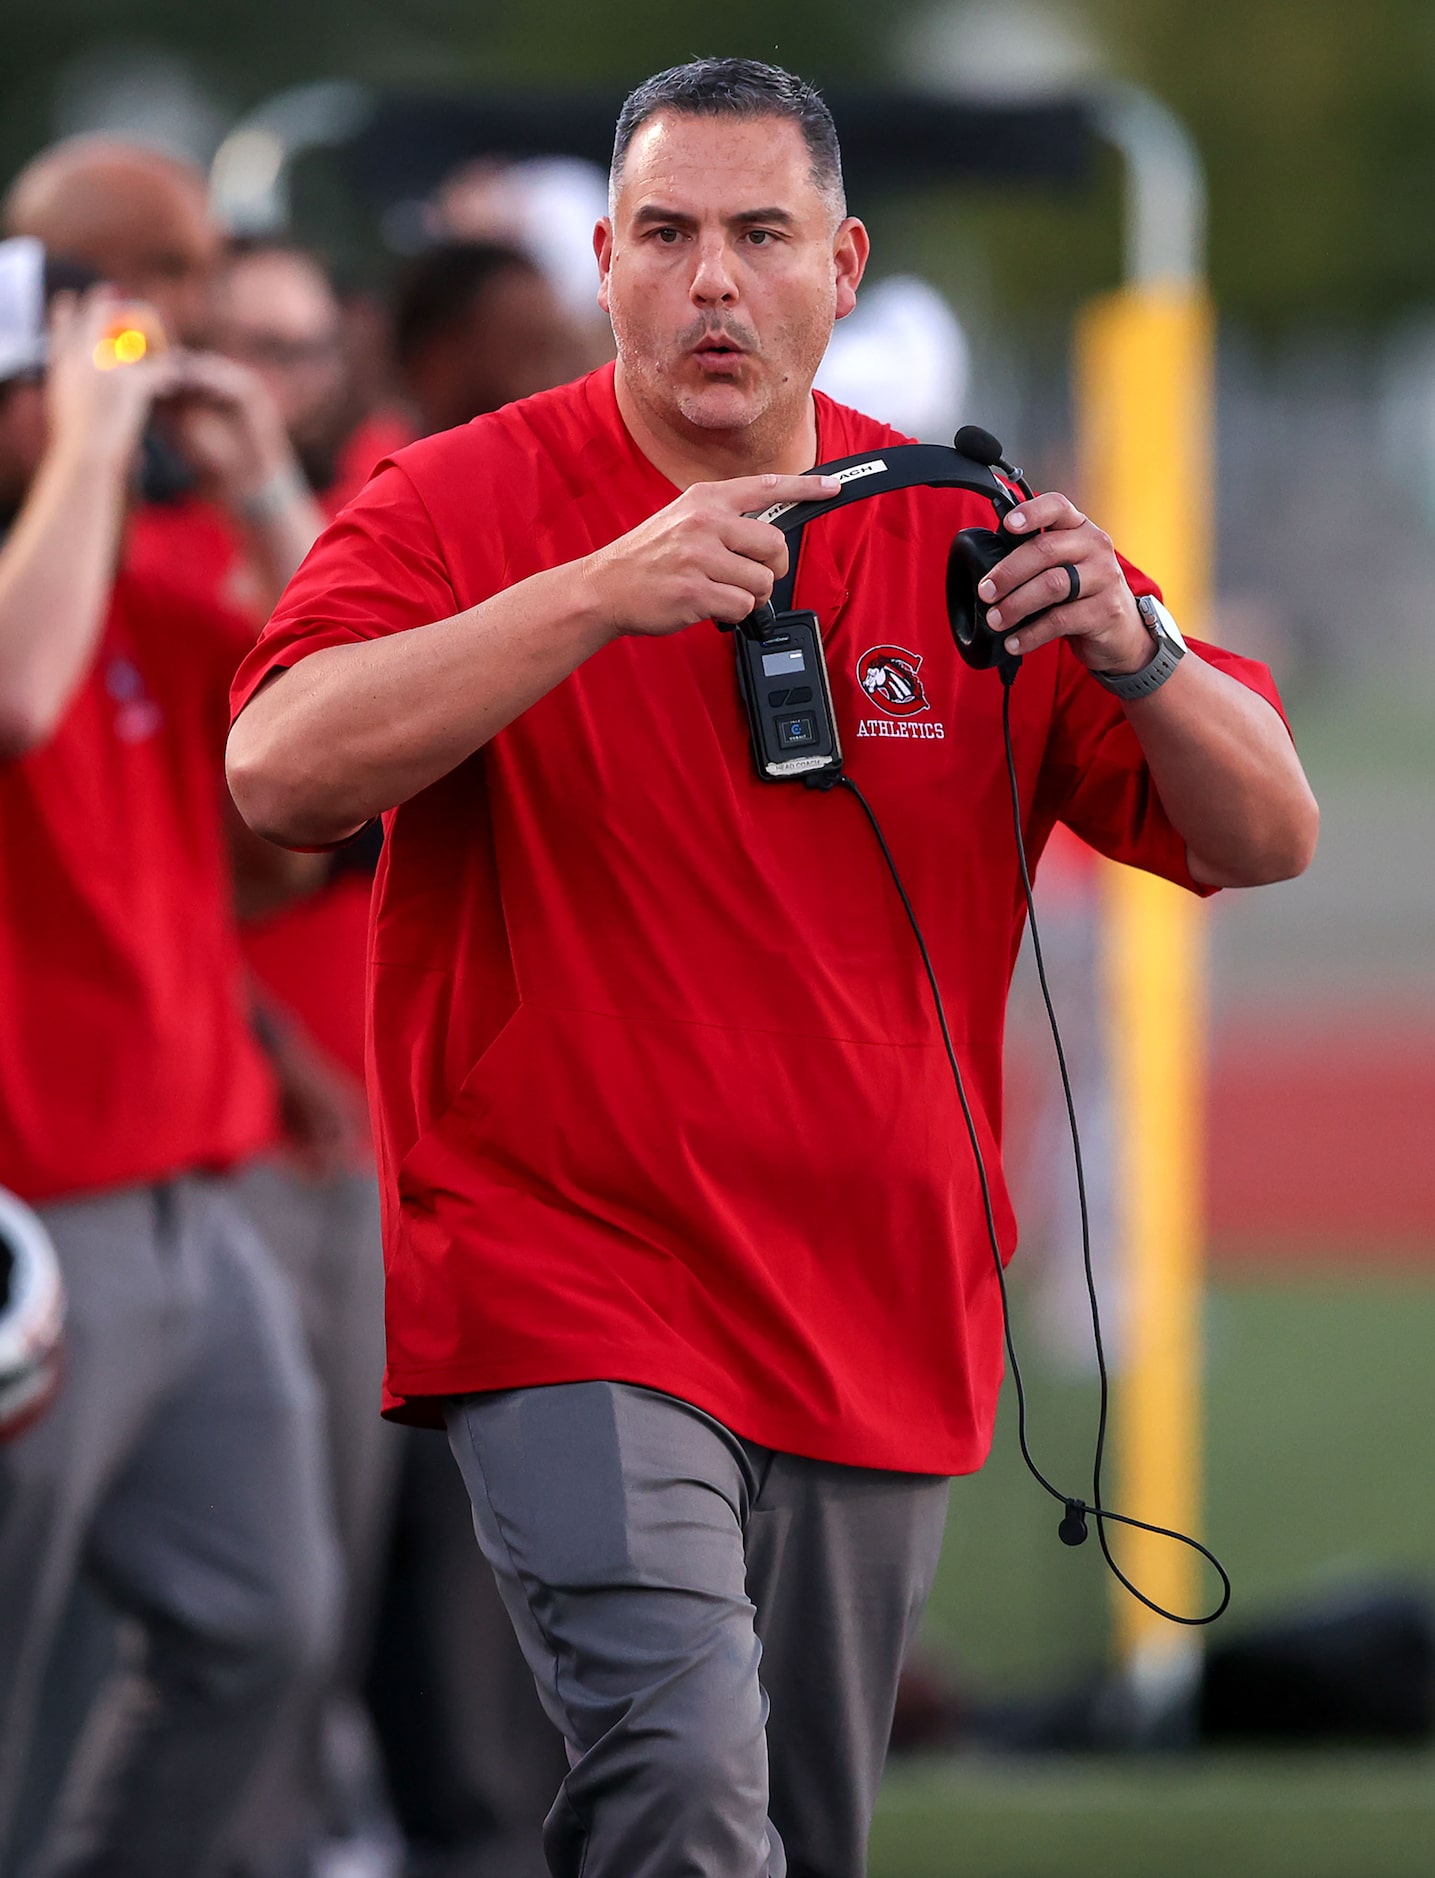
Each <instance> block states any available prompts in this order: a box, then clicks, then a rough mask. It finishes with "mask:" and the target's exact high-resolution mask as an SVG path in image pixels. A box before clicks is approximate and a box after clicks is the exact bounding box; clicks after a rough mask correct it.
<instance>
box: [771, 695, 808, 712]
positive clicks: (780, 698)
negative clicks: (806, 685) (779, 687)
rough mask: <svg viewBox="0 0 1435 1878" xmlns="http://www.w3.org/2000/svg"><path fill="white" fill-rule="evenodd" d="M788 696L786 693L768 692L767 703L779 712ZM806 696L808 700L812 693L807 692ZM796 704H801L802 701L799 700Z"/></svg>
mask: <svg viewBox="0 0 1435 1878" xmlns="http://www.w3.org/2000/svg"><path fill="white" fill-rule="evenodd" d="M788 695H789V694H788V693H787V692H786V691H769V692H768V694H767V701H768V703H769V704H771V705H774V706H775V707H776V708H777V709H778V710H781V709H782V707H783V705H784V704H786V703H787V699H788ZM807 695H808V697H809V698H810V697H811V696H812V693H811V692H810V691H809V692H808V694H807ZM797 702H798V703H799V704H801V703H802V699H801V698H799V699H798V700H797Z"/></svg>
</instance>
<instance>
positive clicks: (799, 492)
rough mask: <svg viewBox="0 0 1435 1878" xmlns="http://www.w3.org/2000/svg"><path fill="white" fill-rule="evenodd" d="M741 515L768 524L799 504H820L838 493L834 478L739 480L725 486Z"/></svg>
mask: <svg viewBox="0 0 1435 1878" xmlns="http://www.w3.org/2000/svg"><path fill="white" fill-rule="evenodd" d="M728 489H729V491H730V492H731V493H732V495H733V496H734V497H735V498H736V499H737V501H738V502H739V503H740V505H741V508H742V513H743V514H744V515H751V516H754V517H755V518H756V519H757V520H758V521H762V522H770V521H773V520H775V519H776V517H777V516H779V515H780V514H782V512H783V511H784V510H785V509H790V508H795V507H796V505H797V504H798V503H799V502H821V501H822V500H823V498H824V497H826V496H835V495H838V494H840V493H841V490H842V482H841V479H840V477H837V476H811V475H808V476H777V475H770V476H739V477H737V478H736V479H735V480H734V481H733V482H731V483H729V484H728Z"/></svg>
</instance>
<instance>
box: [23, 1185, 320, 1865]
mask: <svg viewBox="0 0 1435 1878" xmlns="http://www.w3.org/2000/svg"><path fill="white" fill-rule="evenodd" d="M44 1218H45V1222H46V1224H47V1226H48V1227H49V1229H50V1231H51V1233H52V1235H53V1237H54V1239H55V1243H56V1248H57V1250H58V1252H59V1256H60V1262H61V1265H62V1268H63V1270H64V1274H65V1281H66V1287H67V1291H68V1295H69V1318H68V1322H67V1326H66V1370H65V1376H64V1381H63V1385H62V1387H61V1390H60V1393H59V1395H58V1396H57V1398H56V1400H55V1402H54V1403H53V1405H52V1406H51V1407H50V1409H49V1410H48V1411H47V1413H46V1414H45V1415H44V1417H43V1418H42V1419H41V1420H40V1421H39V1422H38V1423H37V1424H36V1425H35V1426H34V1427H33V1428H31V1429H30V1430H28V1431H27V1432H26V1433H25V1434H24V1435H22V1436H21V1437H20V1438H19V1439H18V1440H17V1441H15V1442H13V1443H11V1444H10V1445H9V1446H7V1447H5V1448H3V1449H0V1770H3V1771H0V1869H3V1870H4V1872H5V1873H6V1878H11V1874H12V1871H13V1867H12V1864H11V1860H12V1858H13V1857H14V1856H15V1853H14V1848H13V1846H12V1844H11V1824H12V1821H13V1818H14V1815H15V1811H16V1804H17V1800H18V1798H19V1795H20V1792H21V1790H22V1787H23V1783H24V1780H25V1774H26V1760H27V1754H28V1751H29V1749H30V1746H31V1735H32V1728H33V1723H34V1718H35V1715H36V1712H37V1705H38V1698H39V1692H40V1687H41V1683H42V1680H43V1678H44V1676H45V1674H46V1670H47V1666H48V1664H49V1660H50V1653H51V1648H52V1645H53V1643H54V1640H55V1636H56V1632H57V1627H58V1625H59V1623H60V1620H61V1618H62V1616H63V1614H64V1612H65V1610H66V1607H67V1604H68V1601H69V1597H70V1593H71V1590H72V1587H73V1586H74V1584H75V1582H76V1579H77V1577H78V1576H79V1575H81V1574H86V1575H89V1576H91V1577H93V1578H94V1579H95V1580H96V1581H97V1582H98V1583H100V1584H101V1585H102V1586H103V1587H104V1589H105V1591H106V1593H107V1594H108V1596H109V1597H110V1599H111V1600H112V1601H113V1602H114V1604H115V1605H116V1606H117V1607H118V1608H119V1609H120V1610H121V1611H122V1612H124V1613H126V1614H127V1615H129V1616H132V1617H134V1618H136V1619H137V1620H139V1622H140V1624H141V1625H142V1627H143V1630H144V1633H145V1638H146V1645H147V1648H146V1655H145V1675H146V1681H147V1684H148V1690H147V1700H146V1702H145V1704H144V1708H143V1711H142V1716H141V1719H140V1720H139V1722H138V1723H137V1725H136V1726H135V1728H134V1729H133V1730H131V1731H130V1733H129V1735H128V1736H127V1738H126V1742H125V1746H126V1752H125V1754H124V1757H123V1760H122V1762H121V1764H120V1765H119V1766H118V1767H115V1768H113V1769H112V1770H110V1771H111V1778H110V1782H109V1784H108V1786H107V1788H106V1792H105V1804H104V1807H103V1809H102V1812H99V1813H97V1814H96V1815H95V1816H94V1819H93V1820H92V1822H91V1824H92V1827H93V1831H92V1833H91V1835H90V1839H89V1842H88V1843H86V1842H85V1841H84V1835H81V1841H80V1842H79V1843H77V1844H76V1846H75V1849H74V1851H73V1853H72V1855H70V1856H69V1857H67V1858H66V1859H65V1861H64V1869H65V1870H66V1871H67V1872H72V1873H79V1872H84V1873H94V1874H100V1873H103V1874H104V1878H129V1874H131V1873H133V1874H135V1875H136V1878H139V1874H144V1878H201V1875H202V1874H204V1873H205V1872H206V1871H207V1870H208V1869H209V1867H210V1866H211V1864H212V1863H213V1861H214V1859H215V1857H216V1855H217V1853H218V1850H219V1847H220V1845H221V1842H222V1840H223V1837H224V1834H225V1831H226V1829H227V1827H228V1825H229V1822H230V1819H231V1816H232V1814H233V1812H234V1810H235V1807H236V1805H237V1803H238V1801H239V1799H240V1798H241V1796H242V1794H243V1792H244V1789H245V1787H246V1785H247V1783H248V1781H249V1780H250V1778H251V1777H252V1775H253V1772H254V1769H255V1767H256V1766H257V1764H258V1762H259V1759H260V1756H261V1754H262V1752H263V1749H264V1745H265V1742H266V1739H267V1736H268V1734H269V1731H270V1729H271V1728H272V1726H273V1724H274V1720H275V1717H276V1716H277V1715H278V1714H280V1713H281V1712H282V1711H283V1708H284V1705H285V1703H286V1702H287V1701H288V1700H289V1699H290V1698H291V1696H292V1692H293V1690H294V1688H295V1687H296V1686H297V1685H299V1684H301V1683H302V1682H303V1681H304V1680H305V1679H306V1678H308V1677H311V1676H314V1675H317V1674H319V1673H320V1671H321V1668H322V1666H323V1664H324V1663H325V1662H326V1661H327V1659H328V1655H329V1653H330V1650H331V1648H332V1635H333V1627H334V1610H335V1603H336V1594H337V1586H338V1573H337V1565H336V1559H335V1552H334V1544H333V1538H332V1531H331V1522H330V1518H329V1512H328V1504H327V1498H326V1493H325V1481H324V1467H323V1462H322V1459H321V1455H320V1446H319V1442H320V1425H319V1415H318V1401H317V1396H316V1391H315V1389H314V1385H313V1381H312V1378H311V1376H310V1373H309V1370H308V1366H307V1361H306V1358H305V1355H304V1351H303V1347H302V1342H301V1339H300V1334H299V1328H298V1323H297V1318H296V1313H295V1310H294V1305H293V1300H292V1297H291V1295H290V1293H289V1291H288V1289H287V1287H286V1286H285V1284H284V1282H283V1280H282V1279H281V1278H280V1277H279V1276H278V1274H277V1272H276V1271H275V1270H274V1269H273V1267H272V1265H271V1263H270V1261H269V1258H268V1255H267V1253H266V1252H265V1250H264V1248H263V1246H262V1245H261V1244H260V1243H259V1241H258V1240H257V1239H256V1238H255V1236H254V1234H253V1232H252V1229H251V1228H250V1227H249V1226H248V1224H247V1223H246V1222H245V1221H244V1220H243V1219H242V1218H241V1217H240V1216H239V1215H238V1213H237V1212H236V1211H235V1210H234V1208H233V1207H232V1205H231V1204H230V1203H229V1201H228V1200H227V1199H226V1197H225V1195H224V1192H223V1189H222V1187H220V1186H219V1185H218V1183H216V1182H213V1181H207V1180H200V1179H183V1180H178V1181H173V1182H168V1183H165V1184H163V1185H160V1186H156V1187H146V1188H134V1189H130V1190H126V1191H124V1192H120V1193H111V1194H106V1195H101V1196H97V1197H95V1198H91V1199H87V1200H84V1201H78V1202H75V1203H72V1204H67V1205H63V1206H52V1207H49V1208H46V1209H44Z"/></svg>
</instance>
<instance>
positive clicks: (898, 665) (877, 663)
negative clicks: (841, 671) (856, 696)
mask: <svg viewBox="0 0 1435 1878" xmlns="http://www.w3.org/2000/svg"><path fill="white" fill-rule="evenodd" d="M921 669H922V659H921V655H920V653H916V652H909V651H908V650H907V648H906V647H905V646H873V647H872V648H871V649H870V650H869V651H867V652H864V653H863V654H862V656H861V658H860V659H858V661H857V682H858V684H859V685H861V687H862V689H863V690H864V691H865V692H866V694H867V696H868V697H869V698H870V699H871V700H872V702H873V703H874V704H875V705H876V706H877V707H878V708H879V709H880V710H883V711H885V712H886V713H887V715H888V716H889V717H915V716H916V715H917V714H918V712H920V711H929V710H930V709H931V708H932V707H931V706H930V704H929V703H928V702H927V693H926V690H925V688H924V687H923V684H922V681H921V679H920V677H918V673H919V672H920V671H921Z"/></svg>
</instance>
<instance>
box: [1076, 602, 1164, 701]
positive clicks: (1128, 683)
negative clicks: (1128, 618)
mask: <svg viewBox="0 0 1435 1878" xmlns="http://www.w3.org/2000/svg"><path fill="white" fill-rule="evenodd" d="M1144 598H1145V595H1142V596H1141V599H1144ZM1141 599H1138V600H1137V602H1136V605H1137V608H1138V610H1139V611H1140V614H1141V623H1142V624H1143V625H1144V626H1145V627H1146V629H1147V631H1148V632H1149V633H1150V634H1151V637H1152V638H1153V639H1154V640H1155V641H1156V650H1155V652H1154V653H1153V655H1152V656H1151V658H1150V659H1148V660H1147V662H1146V664H1145V665H1143V666H1142V667H1141V669H1140V670H1139V671H1136V672H1093V673H1092V674H1091V676H1092V677H1093V678H1094V679H1095V680H1096V682H1097V684H1098V685H1101V686H1103V687H1104V688H1105V689H1106V690H1107V691H1109V692H1110V693H1111V695H1112V696H1113V697H1114V698H1120V699H1121V701H1122V702H1123V703H1129V702H1130V701H1131V700H1132V699H1133V698H1149V697H1150V696H1151V693H1152V692H1153V691H1159V690H1160V689H1161V687H1162V685H1164V684H1165V682H1166V680H1167V679H1168V678H1169V677H1170V676H1171V674H1172V672H1174V671H1175V669H1176V667H1177V666H1178V665H1179V664H1180V663H1181V660H1182V659H1183V658H1184V657H1185V656H1186V648H1185V646H1184V645H1182V644H1181V643H1180V642H1179V641H1178V640H1176V639H1173V638H1172V637H1171V635H1170V634H1169V633H1167V632H1166V631H1165V629H1164V626H1163V623H1162V620H1161V616H1160V614H1159V613H1158V612H1157V611H1156V609H1155V607H1154V606H1153V607H1151V608H1150V609H1148V608H1146V607H1144V606H1142V605H1141Z"/></svg>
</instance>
